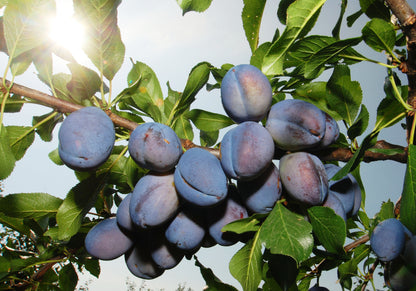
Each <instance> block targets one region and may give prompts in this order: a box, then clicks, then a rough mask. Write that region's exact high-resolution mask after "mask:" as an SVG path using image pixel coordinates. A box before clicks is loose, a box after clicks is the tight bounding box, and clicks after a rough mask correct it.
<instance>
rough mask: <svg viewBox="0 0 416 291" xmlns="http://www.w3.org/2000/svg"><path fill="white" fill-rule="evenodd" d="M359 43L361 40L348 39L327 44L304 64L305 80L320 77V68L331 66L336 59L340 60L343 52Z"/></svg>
mask: <svg viewBox="0 0 416 291" xmlns="http://www.w3.org/2000/svg"><path fill="white" fill-rule="evenodd" d="M360 42H361V38H350V39H345V40H339V41H336V42H334V43H331V44H329V45H328V46H326V47H323V48H321V49H320V50H319V51H317V52H315V53H314V54H313V55H312V56H311V57H310V58H309V60H308V61H307V62H306V64H305V78H307V79H313V78H316V77H318V76H319V75H320V73H321V72H322V68H323V67H324V66H325V64H331V63H334V62H335V61H338V59H335V58H336V57H338V58H339V59H341V58H342V56H340V55H341V54H342V53H343V52H344V51H346V50H347V49H349V48H350V47H352V46H355V45H357V44H359V43H360Z"/></svg>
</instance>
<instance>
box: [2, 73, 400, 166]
mask: <svg viewBox="0 0 416 291" xmlns="http://www.w3.org/2000/svg"><path fill="white" fill-rule="evenodd" d="M0 82H3V79H2V78H0ZM5 84H6V86H7V87H9V88H10V92H11V93H13V94H17V95H20V96H24V97H26V98H29V99H32V100H35V101H37V102H39V103H40V104H42V105H45V106H48V107H51V108H53V109H55V110H57V111H58V112H61V113H70V112H73V111H76V110H78V109H80V108H82V107H83V106H82V105H79V104H75V103H72V102H68V101H65V100H61V99H59V98H56V97H54V96H51V95H49V94H46V93H43V92H41V91H38V90H35V89H32V88H28V87H26V86H23V85H19V84H16V83H14V84H11V82H10V81H8V80H5ZM106 113H107V115H108V116H109V117H110V118H111V120H112V121H113V122H114V124H116V125H117V126H120V127H123V128H126V129H128V130H130V131H132V130H134V129H135V128H136V127H137V126H138V125H139V124H138V123H136V122H134V121H131V120H128V119H126V118H123V117H121V116H119V115H117V114H115V113H113V112H111V111H110V110H106ZM181 142H182V146H183V147H184V148H185V149H190V148H193V147H200V146H199V145H196V144H194V143H193V142H192V141H190V140H187V139H182V140H181ZM204 149H206V150H208V151H210V152H211V153H212V154H214V155H215V156H216V157H219V150H218V149H215V148H205V147H204ZM375 150H397V153H395V154H392V155H389V154H385V153H381V152H380V151H375ZM283 154H285V152H280V153H279V152H278V153H277V154H276V157H277V158H280V156H281V155H283ZM314 154H316V155H317V156H318V157H319V158H320V159H322V160H324V161H341V162H347V161H349V160H350V159H351V158H352V156H353V153H352V152H351V150H350V149H348V148H335V147H334V148H327V149H323V150H320V151H315V152H314ZM380 160H393V161H397V162H400V163H406V162H407V150H406V148H404V147H402V146H399V145H394V144H390V143H388V142H386V141H383V140H380V141H378V142H377V143H376V145H375V146H374V147H373V148H372V149H370V150H368V151H366V152H365V154H364V161H365V162H372V161H380Z"/></svg>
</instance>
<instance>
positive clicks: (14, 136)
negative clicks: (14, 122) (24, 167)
mask: <svg viewBox="0 0 416 291" xmlns="http://www.w3.org/2000/svg"><path fill="white" fill-rule="evenodd" d="M6 128H7V133H8V134H9V141H10V147H11V149H12V151H13V154H14V157H15V158H16V160H17V161H18V160H20V159H21V158H23V156H24V155H25V153H26V151H27V149H28V148H29V147H30V146H31V145H32V143H33V141H34V140H35V132H34V131H33V130H32V128H31V127H29V126H7V127H6Z"/></svg>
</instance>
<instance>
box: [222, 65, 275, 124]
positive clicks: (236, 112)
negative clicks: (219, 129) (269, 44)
mask: <svg viewBox="0 0 416 291" xmlns="http://www.w3.org/2000/svg"><path fill="white" fill-rule="evenodd" d="M272 94H273V92H272V87H271V85H270V82H269V80H268V79H267V77H266V76H265V75H264V74H263V73H262V71H261V70H259V69H258V68H257V67H255V66H253V65H249V64H241V65H237V66H235V67H233V68H231V69H230V70H229V71H228V72H227V73H226V74H225V76H224V78H223V79H222V82H221V101H222V104H223V107H224V110H225V112H226V113H227V115H228V116H229V117H230V118H231V119H232V120H234V121H235V122H237V123H241V122H244V121H260V120H262V119H263V118H264V117H265V116H266V114H267V112H268V110H269V108H270V106H271V104H272Z"/></svg>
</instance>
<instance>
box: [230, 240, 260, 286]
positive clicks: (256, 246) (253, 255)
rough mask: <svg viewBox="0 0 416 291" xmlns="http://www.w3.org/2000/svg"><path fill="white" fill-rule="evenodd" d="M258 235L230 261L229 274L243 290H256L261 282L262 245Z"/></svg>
mask: <svg viewBox="0 0 416 291" xmlns="http://www.w3.org/2000/svg"><path fill="white" fill-rule="evenodd" d="M259 233H260V232H257V233H256V234H255V236H254V237H253V238H252V239H251V240H250V241H248V242H247V243H246V244H245V245H244V246H243V247H242V248H241V249H240V250H239V251H238V252H237V253H236V254H235V255H234V256H233V257H232V258H231V261H230V273H231V275H233V277H234V278H236V279H237V280H238V281H239V282H240V284H241V286H242V287H243V290H247V291H250V290H257V287H258V286H259V284H260V281H261V275H262V274H261V270H262V265H263V259H262V245H261V241H260V239H259Z"/></svg>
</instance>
